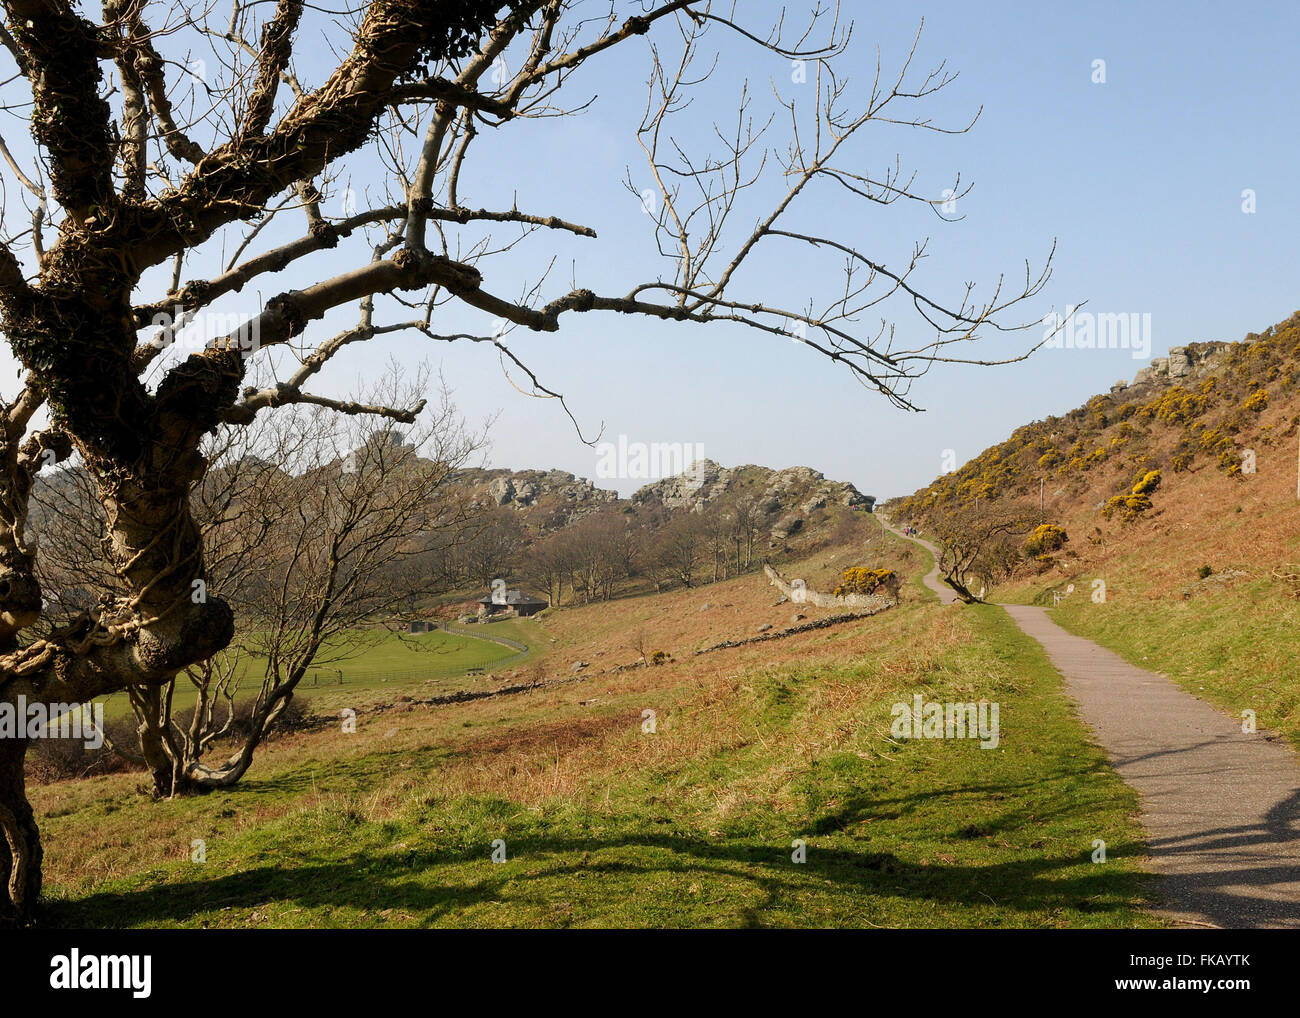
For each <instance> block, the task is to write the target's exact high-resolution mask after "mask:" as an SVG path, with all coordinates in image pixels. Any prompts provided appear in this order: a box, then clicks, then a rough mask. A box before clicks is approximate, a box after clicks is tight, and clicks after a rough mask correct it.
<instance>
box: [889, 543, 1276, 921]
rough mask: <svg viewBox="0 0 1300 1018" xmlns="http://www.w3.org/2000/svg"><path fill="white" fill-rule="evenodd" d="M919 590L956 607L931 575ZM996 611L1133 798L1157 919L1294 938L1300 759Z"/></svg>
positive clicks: (1009, 608)
mask: <svg viewBox="0 0 1300 1018" xmlns="http://www.w3.org/2000/svg"><path fill="white" fill-rule="evenodd" d="M889 529H890V530H894V528H893V527H890V528H889ZM894 533H896V534H898V533H899V532H898V531H897V530H894ZM899 536H900V537H904V538H905V540H913V541H916V543H918V544H920V545H922V546H923V547H926V548H927V549H928V550H929V551H930V552H931V554H935V548H934V546H933V545H932V544H930V542H928V541H923V540H920V539H918V538H906V537H905V535H902V534H899ZM936 559H937V555H936ZM925 584H926V586H927V587H929V588H930V589H931V590H934V591H935V592H936V593H937V594H938V595H939V597H940V600H943V601H944V602H945V603H951V602H952V601H953V600H954V599H955V597H954V595H953V593H952V591H950V590H947V589H946V588H944V586H943V584H942V583H941V582H940V581H939V579H938V575H937V570H932V571H931V573H930V574H929V575H927V576H926V577H925ZM1001 607H1002V608H1003V609H1004V610H1005V611H1006V612H1007V613H1008V614H1009V615H1010V616H1011V618H1012V619H1013V620H1014V621H1015V623H1016V625H1018V626H1019V627H1020V628H1021V630H1023V631H1024V632H1025V633H1026V634H1028V635H1029V636H1032V637H1033V638H1034V639H1035V640H1037V641H1038V642H1039V643H1040V644H1042V646H1043V648H1044V650H1046V651H1047V656H1048V657H1049V658H1050V659H1051V661H1052V664H1053V665H1055V666H1056V668H1057V669H1058V670H1059V671H1060V672H1061V674H1062V675H1064V676H1065V683H1066V691H1067V692H1068V693H1069V695H1070V696H1071V698H1072V699H1074V700H1075V702H1076V703H1078V705H1079V709H1080V713H1081V715H1082V717H1083V720H1084V721H1085V722H1086V723H1087V724H1088V726H1089V727H1090V728H1091V729H1092V730H1093V732H1095V733H1096V736H1097V739H1098V741H1099V742H1100V744H1101V745H1102V747H1103V748H1105V750H1106V752H1107V754H1108V755H1109V756H1110V758H1111V762H1112V764H1113V765H1114V767H1115V770H1116V772H1117V773H1118V774H1119V775H1120V777H1121V778H1123V779H1124V781H1125V782H1127V783H1128V784H1129V785H1130V786H1132V787H1133V788H1134V789H1136V790H1137V792H1138V794H1139V795H1140V796H1141V799H1142V816H1141V820H1142V825H1143V827H1144V828H1145V829H1146V831H1147V847H1148V850H1149V851H1150V853H1151V863H1152V865H1151V869H1152V871H1153V872H1155V873H1158V874H1160V875H1162V876H1163V877H1164V879H1163V880H1162V881H1161V882H1160V884H1159V886H1158V887H1157V889H1156V891H1157V894H1158V895H1159V897H1160V898H1161V900H1162V906H1161V908H1160V909H1158V912H1159V913H1160V914H1162V915H1164V916H1167V917H1168V918H1171V919H1173V920H1174V921H1176V922H1181V923H1187V924H1191V925H1196V926H1217V927H1224V928H1231V929H1241V928H1252V927H1280V928H1289V929H1300V761H1297V758H1296V754H1295V753H1294V752H1293V751H1292V750H1291V748H1290V747H1289V746H1288V745H1287V744H1286V742H1285V740H1283V739H1282V738H1281V737H1280V736H1275V735H1272V734H1271V733H1265V732H1262V731H1261V732H1257V733H1250V734H1246V733H1243V732H1242V730H1241V728H1242V722H1241V720H1240V719H1234V718H1230V717H1227V716H1226V715H1224V714H1221V713H1220V712H1219V711H1218V710H1216V709H1215V708H1214V707H1212V706H1210V704H1208V703H1206V702H1205V701H1203V700H1199V699H1197V698H1196V697H1194V696H1192V695H1191V694H1190V693H1188V692H1186V691H1184V690H1183V689H1181V688H1179V687H1178V686H1177V685H1175V684H1174V683H1173V682H1171V681H1170V680H1169V679H1167V678H1165V677H1164V676H1163V675H1158V674H1156V673H1155V672H1150V671H1146V670H1145V669H1142V668H1138V667H1136V666H1135V665H1131V664H1129V663H1128V662H1127V661H1125V660H1124V659H1123V658H1122V657H1120V656H1119V655H1118V654H1116V653H1114V652H1113V651H1110V650H1107V649H1106V648H1104V647H1102V646H1099V645H1098V644H1096V643H1094V642H1093V641H1091V640H1088V639H1085V638H1083V637H1081V636H1075V635H1074V634H1072V633H1069V632H1067V631H1066V630H1064V629H1062V628H1061V627H1060V626H1058V625H1057V624H1056V623H1055V622H1053V621H1052V620H1051V618H1050V617H1049V616H1048V611H1047V609H1045V608H1038V607H1033V606H1030V605H1002V606H1001ZM1098 836H1099V837H1100V835H1098Z"/></svg>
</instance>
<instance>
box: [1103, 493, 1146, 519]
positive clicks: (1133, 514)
mask: <svg viewBox="0 0 1300 1018" xmlns="http://www.w3.org/2000/svg"><path fill="white" fill-rule="evenodd" d="M1150 508H1151V499H1150V498H1148V497H1147V496H1146V495H1116V496H1114V497H1113V498H1111V499H1110V500H1109V501H1108V502H1107V503H1106V504H1105V505H1104V506H1102V508H1101V516H1102V519H1106V520H1108V519H1110V518H1111V517H1112V516H1114V515H1115V514H1116V513H1119V514H1120V519H1121V520H1122V521H1123V522H1125V523H1131V522H1133V520H1135V519H1137V518H1138V517H1139V516H1141V515H1142V514H1143V513H1144V512H1146V511H1147V510H1148V509H1150Z"/></svg>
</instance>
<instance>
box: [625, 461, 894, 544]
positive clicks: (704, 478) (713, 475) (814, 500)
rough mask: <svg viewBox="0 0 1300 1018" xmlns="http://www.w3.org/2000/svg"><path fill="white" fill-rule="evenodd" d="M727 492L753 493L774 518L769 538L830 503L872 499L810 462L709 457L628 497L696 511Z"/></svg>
mask: <svg viewBox="0 0 1300 1018" xmlns="http://www.w3.org/2000/svg"><path fill="white" fill-rule="evenodd" d="M728 495H736V496H740V495H748V496H751V497H753V498H754V499H755V504H756V505H757V507H758V509H759V511H760V512H761V513H762V514H763V515H764V516H765V517H767V518H769V519H771V520H772V521H773V522H772V524H771V529H770V533H771V536H772V539H773V540H785V539H786V538H787V537H789V536H790V535H791V534H794V533H797V532H798V531H799V529H800V528H801V527H802V526H803V524H804V522H805V521H806V519H807V518H808V517H809V516H811V515H812V514H813V513H815V512H818V511H820V510H822V509H825V508H827V507H828V506H831V505H839V506H845V507H851V506H868V507H869V506H871V505H872V504H873V503H874V502H875V498H873V497H872V496H869V495H863V494H862V492H860V491H858V489H857V488H856V487H855V486H854V485H853V484H851V483H849V482H848V481H829V480H827V479H826V476H825V475H824V474H822V473H821V472H820V471H817V470H813V469H812V468H811V467H787V468H785V469H784V470H771V469H769V468H767V467H759V466H754V465H753V464H747V465H745V466H740V467H731V468H728V467H722V466H719V465H718V464H717V463H715V462H714V461H713V460H707V459H706V460H699V461H698V462H696V463H693V464H692V465H691V466H690V467H689V468H687V470H685V471H684V472H683V473H680V474H676V475H674V476H672V477H665V478H664V479H663V480H660V481H655V482H654V483H653V484H647V485H645V486H644V487H642V488H640V489H639V490H638V491H637V492H636V494H634V495H633V496H632V499H633V501H636V502H658V503H659V504H661V505H662V506H663V507H664V508H665V509H685V510H687V511H689V512H699V511H700V510H702V509H703V508H704V507H705V506H707V505H709V504H710V503H712V502H714V501H715V500H717V499H718V498H720V497H723V496H728Z"/></svg>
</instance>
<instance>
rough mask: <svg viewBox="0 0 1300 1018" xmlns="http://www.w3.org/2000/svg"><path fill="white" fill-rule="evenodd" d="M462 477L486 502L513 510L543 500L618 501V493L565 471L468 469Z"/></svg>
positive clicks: (578, 503) (566, 503) (583, 503)
mask: <svg viewBox="0 0 1300 1018" xmlns="http://www.w3.org/2000/svg"><path fill="white" fill-rule="evenodd" d="M458 479H459V480H460V481H462V482H463V483H466V484H469V485H470V486H471V487H473V488H474V489H476V491H477V492H478V494H479V497H480V498H482V499H483V501H486V502H487V503H489V504H491V505H496V506H508V507H510V508H512V509H531V508H533V507H535V506H539V505H542V504H543V503H553V504H555V505H557V506H569V507H587V506H589V507H592V508H595V507H598V506H600V505H604V504H606V503H609V502H616V501H617V500H618V493H617V492H614V491H607V490H605V489H604V488H597V487H596V486H595V485H594V484H592V483H591V482H590V481H588V480H587V479H586V478H585V477H575V476H574V475H573V474H570V473H567V472H565V471H563V470H467V471H464V472H462V473H461V474H460V475H459V477H458Z"/></svg>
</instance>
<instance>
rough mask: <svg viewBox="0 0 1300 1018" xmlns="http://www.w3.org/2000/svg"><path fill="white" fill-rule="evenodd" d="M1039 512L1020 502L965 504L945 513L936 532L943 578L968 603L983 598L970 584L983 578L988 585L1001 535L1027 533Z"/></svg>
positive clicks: (940, 569) (994, 567) (993, 569)
mask: <svg viewBox="0 0 1300 1018" xmlns="http://www.w3.org/2000/svg"><path fill="white" fill-rule="evenodd" d="M1036 516H1037V509H1032V508H1030V507H1028V506H1017V505H1009V506H1005V507H998V506H996V505H995V506H994V507H991V508H982V509H975V508H963V509H959V510H956V511H953V512H951V513H948V514H947V515H945V516H944V517H943V518H942V520H941V521H940V523H939V525H938V527H937V528H936V535H935V536H936V539H937V542H938V545H939V563H938V565H939V572H940V573H941V574H942V576H943V581H944V582H945V583H946V584H948V586H950V587H951V588H952V589H953V590H954V591H956V593H957V596H958V597H960V598H961V599H962V600H963V601H965V602H966V603H967V604H971V603H976V602H980V601H981V599H980V597H979V596H977V595H976V594H974V593H972V592H971V589H970V588H971V587H972V586H974V581H975V580H977V579H980V578H983V580H984V581H985V585H987V581H988V580H989V579H990V578H991V577H992V575H993V574H994V572H995V569H996V566H995V563H994V561H993V560H992V559H991V558H990V555H991V553H993V552H994V551H995V550H996V548H997V545H998V543H999V541H1000V539H1002V538H1004V537H1006V536H1008V535H1016V534H1025V533H1028V532H1029V530H1030V529H1031V528H1032V527H1033V526H1034V520H1035V518H1036ZM981 603H982V602H981Z"/></svg>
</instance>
